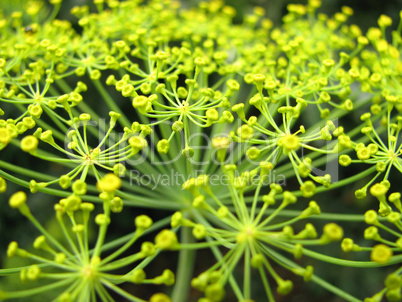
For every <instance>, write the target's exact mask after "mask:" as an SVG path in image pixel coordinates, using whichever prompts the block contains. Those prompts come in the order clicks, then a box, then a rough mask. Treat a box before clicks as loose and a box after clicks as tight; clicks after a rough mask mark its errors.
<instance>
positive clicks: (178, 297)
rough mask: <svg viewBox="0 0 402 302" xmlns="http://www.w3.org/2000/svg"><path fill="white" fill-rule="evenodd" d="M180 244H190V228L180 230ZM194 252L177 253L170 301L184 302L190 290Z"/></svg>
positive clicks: (182, 251)
mask: <svg viewBox="0 0 402 302" xmlns="http://www.w3.org/2000/svg"><path fill="white" fill-rule="evenodd" d="M180 242H181V243H184V244H186V243H192V242H194V237H193V235H192V228H188V227H183V228H182V229H181V240H180ZM194 259H195V251H194V250H192V249H181V250H180V253H179V263H178V267H177V271H176V284H175V286H174V288H173V293H172V301H175V302H186V301H188V294H189V290H190V280H191V277H192V275H193V269H194V264H195V261H194Z"/></svg>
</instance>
